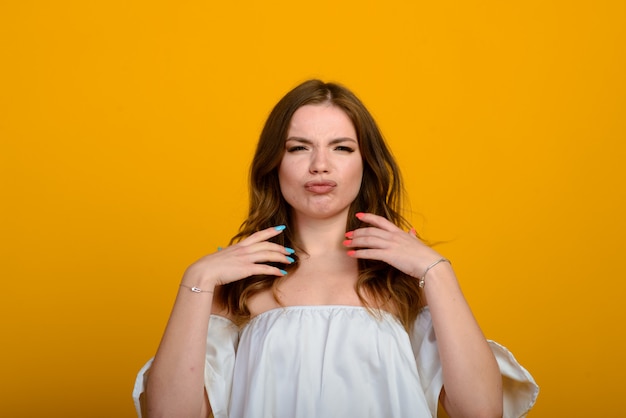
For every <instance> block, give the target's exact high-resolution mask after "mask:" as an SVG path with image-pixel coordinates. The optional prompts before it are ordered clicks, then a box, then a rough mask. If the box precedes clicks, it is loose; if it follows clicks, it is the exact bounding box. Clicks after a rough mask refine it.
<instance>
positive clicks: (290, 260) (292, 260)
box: [287, 256, 296, 263]
mask: <svg viewBox="0 0 626 418" xmlns="http://www.w3.org/2000/svg"><path fill="white" fill-rule="evenodd" d="M287 261H289V262H290V263H293V262H294V261H296V260H294V259H293V258H291V257H289V256H287Z"/></svg>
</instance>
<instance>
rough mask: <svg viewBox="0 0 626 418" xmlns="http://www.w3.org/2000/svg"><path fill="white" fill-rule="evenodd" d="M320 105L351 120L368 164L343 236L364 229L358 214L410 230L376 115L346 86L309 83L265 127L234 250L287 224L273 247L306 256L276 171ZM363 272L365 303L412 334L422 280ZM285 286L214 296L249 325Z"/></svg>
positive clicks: (373, 267)
mask: <svg viewBox="0 0 626 418" xmlns="http://www.w3.org/2000/svg"><path fill="white" fill-rule="evenodd" d="M322 103H332V104H333V105H335V106H337V107H339V108H341V109H342V110H343V111H344V112H345V113H346V114H347V115H348V117H349V118H350V119H351V121H352V123H353V124H354V127H355V130H356V133H357V137H358V141H359V147H360V151H361V156H362V158H363V179H362V183H361V189H360V191H359V193H358V196H357V197H356V199H355V200H354V201H353V202H352V204H351V206H350V211H349V216H348V220H347V224H346V231H352V230H354V229H356V228H358V227H360V226H361V222H360V221H359V220H358V219H357V218H356V216H355V214H356V213H357V212H369V213H374V214H376V215H380V216H383V217H385V218H387V219H388V220H390V221H391V222H393V223H394V224H395V225H397V226H399V227H401V228H403V229H406V228H408V227H409V224H408V222H407V221H406V219H405V218H404V217H403V215H402V214H403V209H404V208H403V195H404V188H403V183H402V178H401V174H400V170H399V169H398V166H397V164H396V162H395V160H394V158H393V155H392V154H391V152H390V150H389V148H388V147H387V145H386V143H385V140H384V138H383V136H382V133H381V132H380V130H379V128H378V126H377V124H376V122H375V121H374V118H373V117H372V115H371V114H370V113H369V111H368V110H367V109H366V108H365V106H364V105H363V103H362V102H361V101H360V100H359V99H358V98H357V97H356V96H355V95H354V94H353V93H352V92H351V91H350V90H348V89H347V88H345V87H344V86H342V85H339V84H336V83H325V82H322V81H320V80H309V81H306V82H304V83H302V84H300V85H298V86H297V87H295V88H294V89H293V90H291V91H290V92H288V93H287V94H286V95H285V96H284V97H283V98H282V99H281V100H280V101H279V102H278V103H277V104H276V106H275V107H274V109H273V110H272V112H271V113H270V115H269V117H268V119H267V121H266V123H265V126H264V128H263V130H262V132H261V136H260V138H259V142H258V144H257V148H256V152H255V155H254V158H253V160H252V165H251V167H250V174H249V175H250V190H249V192H250V202H249V203H250V208H249V212H248V217H247V219H246V220H245V221H244V222H243V223H242V224H241V227H240V229H239V232H238V233H237V235H235V236H234V237H233V238H232V239H231V244H233V243H237V242H239V241H241V240H242V239H244V238H246V237H247V236H249V235H251V234H253V233H254V232H256V231H259V230H261V229H265V228H269V227H272V226H275V225H287V229H286V230H285V231H284V232H283V233H281V234H280V235H278V236H277V237H275V238H274V239H273V240H272V241H273V242H276V243H278V244H280V245H284V246H287V247H291V248H294V249H296V254H298V253H302V252H303V250H302V248H300V247H299V245H298V243H297V242H296V241H295V238H294V231H293V224H292V217H291V216H290V210H291V209H290V206H289V204H288V203H287V202H286V201H285V199H284V198H283V195H282V193H281V190H280V185H279V181H278V168H279V166H280V163H281V160H282V158H283V154H284V149H285V141H286V139H287V131H288V129H289V124H290V122H291V118H292V116H293V114H294V113H295V111H296V110H297V109H299V108H300V107H302V106H304V105H311V104H322ZM281 268H285V269H287V271H293V270H294V269H297V268H298V260H297V259H296V262H295V263H292V264H290V265H288V266H286V267H281ZM358 268H359V278H358V281H357V284H356V289H355V290H356V292H357V295H358V297H359V299H360V300H361V303H362V304H363V305H364V306H366V307H367V308H370V309H371V310H372V311H374V309H372V308H385V309H388V310H390V311H392V312H394V313H395V314H396V315H397V317H398V319H399V320H400V321H401V323H402V324H403V325H404V327H405V328H406V329H409V328H410V327H411V326H412V324H413V322H414V321H415V319H416V318H417V315H418V313H419V310H420V309H421V307H422V301H421V292H420V289H419V287H418V285H417V280H416V279H415V278H413V277H411V276H408V275H406V274H404V273H403V272H401V271H399V270H397V269H396V268H394V267H392V266H390V265H389V264H387V263H384V262H381V261H376V260H364V259H359V260H358ZM281 280H282V278H279V277H276V276H266V275H259V276H250V277H248V278H245V279H243V280H239V281H235V282H232V283H229V284H227V285H224V286H222V287H220V288H219V290H218V292H217V294H216V297H217V298H218V300H219V301H220V302H221V303H222V305H223V306H224V307H226V308H227V309H228V311H229V313H230V314H231V316H232V317H233V318H234V319H235V321H236V322H237V323H238V324H240V325H242V324H244V323H246V322H247V321H248V320H249V319H250V310H249V309H248V304H247V302H248V300H249V298H250V297H252V296H253V295H255V294H257V293H259V292H261V291H264V290H267V289H272V291H273V292H274V297H275V299H276V300H277V302H278V299H277V298H276V293H275V291H276V286H277V285H278V284H279V283H280V281H281Z"/></svg>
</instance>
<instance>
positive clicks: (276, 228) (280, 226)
mask: <svg viewBox="0 0 626 418" xmlns="http://www.w3.org/2000/svg"><path fill="white" fill-rule="evenodd" d="M285 228H287V227H286V226H285V225H278V226H275V227H274V229H275V230H277V231H282V230H283V229H285Z"/></svg>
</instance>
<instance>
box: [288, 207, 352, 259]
mask: <svg viewBox="0 0 626 418" xmlns="http://www.w3.org/2000/svg"><path fill="white" fill-rule="evenodd" d="M295 221H296V222H295V227H296V230H297V231H298V232H297V239H298V242H299V244H300V245H301V246H302V249H303V250H304V251H305V252H306V253H307V254H309V255H310V256H312V257H313V256H316V255H321V254H328V253H329V252H336V251H337V250H340V251H344V250H345V249H344V247H343V244H342V242H343V240H344V239H345V232H346V216H336V217H333V218H330V219H311V218H307V219H298V218H297V217H296V219H295Z"/></svg>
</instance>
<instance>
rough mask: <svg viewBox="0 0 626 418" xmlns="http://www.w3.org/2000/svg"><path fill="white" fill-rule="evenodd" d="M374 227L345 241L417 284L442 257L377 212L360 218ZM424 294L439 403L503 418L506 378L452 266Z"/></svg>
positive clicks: (464, 413) (436, 273) (466, 413)
mask: <svg viewBox="0 0 626 418" xmlns="http://www.w3.org/2000/svg"><path fill="white" fill-rule="evenodd" d="M357 216H358V217H359V219H361V220H362V221H363V222H366V223H368V224H370V225H372V226H371V227H366V228H359V229H357V230H355V231H353V232H352V234H351V236H352V240H351V241H348V242H346V245H347V246H348V247H350V248H356V250H351V251H350V252H349V254H351V255H352V256H354V257H357V258H369V259H374V260H381V261H384V262H386V263H388V264H390V265H392V266H394V267H395V268H397V269H399V270H401V271H402V272H404V273H406V274H408V275H410V276H413V277H415V278H416V280H417V279H418V278H419V277H422V275H423V274H424V271H425V270H426V268H427V266H429V265H430V264H431V263H432V262H434V261H436V260H438V259H440V258H441V256H440V255H439V254H438V253H437V252H436V251H434V250H433V249H432V248H430V247H428V246H426V245H425V244H424V243H422V242H421V241H420V240H419V239H417V238H416V237H415V236H414V235H412V234H407V233H406V232H404V231H402V230H401V229H399V228H398V227H396V226H395V225H393V224H392V223H391V222H389V221H388V220H386V219H385V218H382V217H380V216H377V215H373V214H358V215H357ZM424 293H425V296H426V299H427V301H428V305H429V309H430V312H431V316H432V320H433V327H434V329H435V334H436V335H437V346H438V350H439V357H440V359H441V364H442V370H443V384H444V388H443V389H442V393H441V396H440V402H441V404H442V405H443V407H444V409H445V410H446V412H447V413H448V414H449V415H450V416H451V417H474V416H476V417H492V416H493V417H495V416H502V407H503V405H502V403H503V401H502V378H501V375H500V370H499V367H498V364H497V362H496V360H495V357H494V355H493V353H492V352H491V349H490V348H489V345H488V344H487V341H486V339H485V337H484V335H483V333H482V331H481V329H480V327H479V326H478V323H477V322H476V320H475V318H474V316H473V314H472V312H471V309H470V307H469V305H468V304H467V301H466V300H465V297H464V296H463V293H462V292H461V288H460V286H459V284H458V281H457V279H456V276H455V274H454V271H453V270H452V267H451V265H450V264H449V263H439V264H437V265H436V266H434V267H433V268H432V269H431V270H430V271H429V272H428V274H427V277H426V278H425V286H424Z"/></svg>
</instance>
